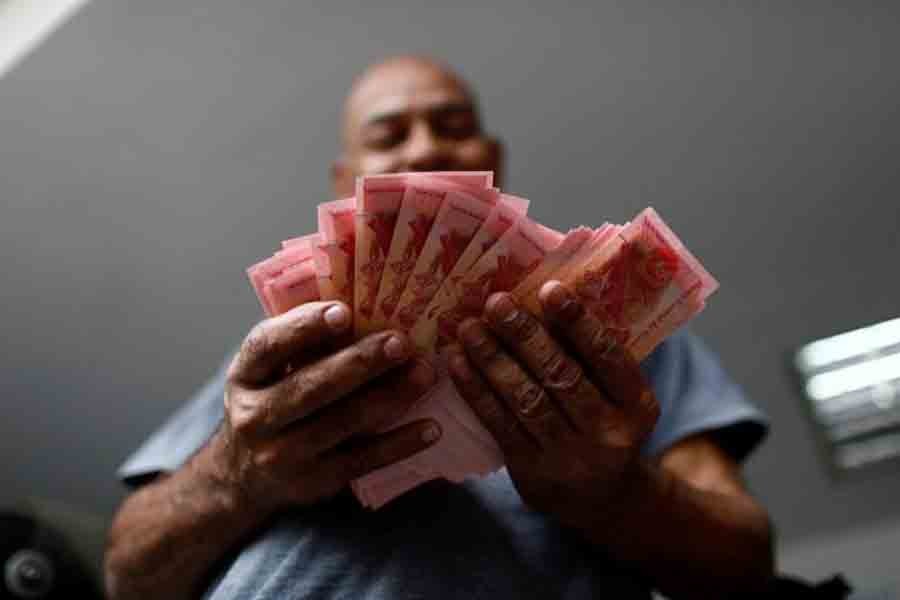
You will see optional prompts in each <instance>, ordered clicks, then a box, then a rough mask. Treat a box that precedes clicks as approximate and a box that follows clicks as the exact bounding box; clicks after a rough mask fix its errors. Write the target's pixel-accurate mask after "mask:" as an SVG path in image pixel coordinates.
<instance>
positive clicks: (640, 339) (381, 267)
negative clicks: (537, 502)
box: [247, 172, 718, 509]
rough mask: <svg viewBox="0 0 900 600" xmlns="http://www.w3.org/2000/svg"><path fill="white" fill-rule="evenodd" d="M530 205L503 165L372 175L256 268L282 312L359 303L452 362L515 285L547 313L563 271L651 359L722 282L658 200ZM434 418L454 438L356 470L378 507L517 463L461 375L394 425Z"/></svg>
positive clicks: (269, 300) (621, 337) (360, 319)
mask: <svg viewBox="0 0 900 600" xmlns="http://www.w3.org/2000/svg"><path fill="white" fill-rule="evenodd" d="M527 210H528V201H527V200H525V199H524V198H520V197H517V196H512V195H509V194H506V193H503V192H502V191H500V190H499V189H498V188H496V187H494V186H493V174H492V173H490V172H435V173H399V174H387V175H373V176H365V177H360V178H359V179H358V180H357V183H356V195H355V196H354V197H352V198H346V199H343V200H336V201H334V202H326V203H324V204H320V205H319V207H318V222H319V231H318V232H317V233H314V234H311V235H306V236H302V237H298V238H294V239H290V240H285V241H284V242H282V244H281V246H282V247H281V249H279V250H278V251H277V252H276V253H275V254H274V255H273V256H271V257H270V258H267V259H265V260H263V261H261V262H259V263H257V264H255V265H253V266H252V267H250V268H249V269H248V270H247V273H248V275H249V278H250V281H251V283H252V285H253V288H254V289H255V290H256V294H257V296H258V297H259V301H260V303H261V304H262V306H263V308H264V310H265V312H266V313H267V314H268V315H270V316H274V315H277V314H281V313H283V312H285V311H288V310H290V309H291V308H293V307H295V306H298V305H300V304H303V303H305V302H311V301H315V300H341V301H343V302H345V303H347V305H348V306H350V307H352V308H353V327H354V335H355V336H356V337H357V338H359V337H362V336H365V335H367V334H369V333H371V332H374V331H378V330H382V329H389V328H392V329H399V330H402V331H405V332H407V333H408V334H409V337H410V339H411V340H412V342H413V344H414V345H415V346H416V348H417V350H418V352H419V353H420V354H422V355H425V356H429V357H432V358H433V360H434V364H436V365H438V367H439V368H438V370H439V372H440V371H441V369H440V362H441V361H440V357H441V352H440V350H441V348H442V346H444V345H446V344H447V343H449V342H451V341H453V339H454V337H455V333H456V329H457V327H458V325H459V324H460V323H461V322H462V321H463V320H464V319H466V318H468V317H470V316H479V315H480V314H481V312H482V310H483V307H484V303H485V301H486V300H487V298H488V297H489V296H490V295H491V294H493V293H494V292H500V291H508V292H511V293H512V294H513V295H514V296H515V297H516V298H517V299H518V300H519V301H520V302H521V303H522V304H523V305H524V306H525V307H527V308H528V309H529V310H531V311H532V312H533V313H534V314H536V315H540V312H541V311H540V304H539V302H538V299H537V297H538V290H539V289H540V288H541V286H542V285H543V284H544V283H545V282H546V281H548V280H551V279H556V280H559V281H561V282H562V283H563V284H564V285H565V286H566V287H567V288H568V289H569V290H571V291H572V292H574V293H575V294H577V295H578V296H579V297H580V298H581V300H582V301H583V302H584V303H585V305H586V306H587V307H589V308H590V310H592V311H593V312H594V313H595V314H597V315H598V316H599V317H601V319H602V321H603V322H604V323H605V324H606V326H607V328H608V330H609V332H610V333H611V334H613V335H614V336H615V339H616V340H617V341H618V342H619V343H620V344H622V346H623V347H624V348H626V349H627V350H628V351H629V352H630V354H631V355H632V356H633V357H634V358H635V359H636V360H640V359H642V358H644V357H645V356H647V355H648V354H649V353H650V352H651V351H652V350H653V349H654V348H655V347H656V346H657V345H658V344H659V343H660V342H661V341H662V340H663V339H665V338H666V337H667V336H668V335H670V334H671V333H672V332H673V331H675V330H676V329H677V328H678V327H679V326H681V325H682V324H683V323H685V321H687V320H688V319H690V318H691V317H693V316H694V315H696V314H697V313H698V312H700V311H701V310H702V309H703V307H704V306H705V302H706V298H707V297H708V296H709V295H710V294H711V293H713V292H714V291H715V290H716V288H717V287H718V283H717V282H716V280H715V279H713V277H712V276H711V275H710V274H709V273H708V272H707V271H706V269H704V268H703V266H702V265H701V264H700V263H699V262H698V261H697V259H696V258H694V256H693V255H692V254H691V253H690V252H689V251H688V250H687V249H686V248H685V246H684V245H683V244H682V243H681V241H680V240H679V239H678V238H677V237H676V236H675V234H674V233H673V232H672V231H671V230H670V229H669V227H668V226H667V225H666V224H665V223H664V222H663V221H662V219H660V217H659V215H657V213H656V212H655V211H654V210H653V209H652V208H647V209H645V210H644V211H642V212H641V213H640V214H638V215H637V216H636V217H635V218H634V220H633V221H631V222H629V223H626V224H625V225H614V224H610V223H604V224H603V225H601V226H600V227H597V228H596V229H592V228H590V227H578V228H575V229H572V230H571V231H568V232H566V233H561V232H559V231H555V230H553V229H550V228H548V227H545V226H543V225H540V224H539V223H536V222H534V221H533V220H531V219H529V218H528V217H527V216H526V213H527ZM422 418H431V419H435V420H437V421H438V422H439V423H440V425H441V429H442V436H441V439H440V440H439V441H438V442H437V443H436V444H435V445H433V446H432V447H430V448H429V449H427V450H425V451H424V452H421V453H419V454H417V455H415V456H413V457H411V458H409V459H407V460H404V461H402V462H399V463H395V464H393V465H391V466H389V467H386V468H383V469H380V470H378V471H375V472H373V473H370V474H369V475H367V476H365V477H362V478H360V479H358V480H356V481H354V482H353V483H352V488H353V491H354V493H355V494H356V496H357V498H359V500H360V501H361V502H362V503H363V504H364V505H365V506H367V507H370V508H373V509H374V508H378V507H380V506H382V505H384V504H385V503H386V502H389V501H390V500H391V499H393V498H395V497H397V496H399V495H400V494H403V493H405V492H407V491H409V490H411V489H413V488H415V487H416V486H418V485H420V484H421V483H424V482H426V481H429V480H431V479H434V478H445V479H447V480H450V481H453V482H461V481H463V480H464V479H465V478H466V477H470V476H483V475H486V474H488V473H491V472H493V471H495V470H497V469H499V468H501V467H502V466H503V455H502V453H501V451H500V449H499V447H498V446H497V444H496V442H495V441H494V439H493V438H492V437H491V435H490V433H488V431H487V430H486V429H485V428H484V427H483V426H482V425H481V423H480V421H479V420H478V418H477V417H476V416H475V414H474V413H473V412H472V410H471V409H470V408H469V406H468V405H467V404H466V402H465V401H464V400H462V399H461V398H460V397H459V395H458V394H457V393H456V390H455V388H454V386H453V383H452V381H451V380H450V379H449V378H448V377H446V376H442V377H441V378H440V379H439V383H438V384H437V385H436V386H435V388H434V389H433V390H432V391H431V392H430V393H429V394H427V395H426V396H425V397H424V398H423V399H422V400H421V401H419V403H418V404H417V405H416V406H415V407H414V408H413V409H412V410H411V411H410V412H409V413H407V414H406V415H405V416H404V417H403V418H402V419H401V420H400V421H398V422H396V423H393V424H391V425H390V426H389V427H388V429H389V428H393V427H395V426H397V425H400V424H402V423H406V422H410V421H414V420H417V419H422Z"/></svg>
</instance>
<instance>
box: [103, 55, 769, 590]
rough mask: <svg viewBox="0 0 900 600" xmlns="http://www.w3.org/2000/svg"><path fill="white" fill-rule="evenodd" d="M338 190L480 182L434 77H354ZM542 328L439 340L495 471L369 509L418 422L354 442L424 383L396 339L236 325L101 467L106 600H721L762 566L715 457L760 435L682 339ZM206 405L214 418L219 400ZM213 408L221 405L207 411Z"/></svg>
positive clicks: (481, 156) (556, 291)
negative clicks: (109, 468) (660, 597)
mask: <svg viewBox="0 0 900 600" xmlns="http://www.w3.org/2000/svg"><path fill="white" fill-rule="evenodd" d="M343 145H344V153H343V155H342V156H341V157H340V158H339V159H338V160H337V162H336V163H335V165H334V168H333V173H332V174H333V180H334V187H335V192H336V195H337V196H345V195H348V194H350V193H351V191H352V189H353V180H354V178H355V176H356V175H358V174H361V173H378V172H389V171H414V170H428V171H434V170H468V169H475V170H493V171H495V172H497V173H498V175H499V172H500V167H501V159H502V151H501V147H500V145H499V143H498V142H497V141H496V140H493V139H491V138H489V137H487V136H486V135H485V134H484V133H483V132H482V129H481V126H480V124H479V120H478V114H477V110H476V107H475V104H474V99H473V97H472V95H471V93H470V92H469V90H468V89H467V87H466V86H465V85H464V84H463V83H462V82H461V81H460V80H459V78H457V77H456V76H455V75H454V74H453V73H452V72H450V71H449V70H447V69H446V68H445V67H443V66H441V65H439V64H436V63H434V62H431V61H428V60H425V59H421V58H414V57H401V58H395V59H391V60H388V61H386V62H383V63H381V64H378V65H376V66H374V67H372V68H370V69H369V70H368V71H367V72H366V73H365V74H364V75H363V76H362V77H361V78H360V79H359V80H358V81H357V83H356V85H355V86H354V89H353V90H352V92H351V94H350V96H349V98H348V100H347V104H346V111H345V117H344V130H343ZM541 300H542V303H543V307H544V316H545V319H546V321H545V322H546V324H545V323H544V322H541V321H538V320H537V319H536V318H535V317H534V316H533V315H529V314H528V313H526V312H524V311H522V310H521V309H519V308H518V307H517V306H515V303H514V302H513V301H512V300H511V299H510V298H509V296H508V295H503V294H501V295H496V296H494V297H492V298H491V299H489V301H488V303H487V305H486V308H485V314H484V318H483V319H481V320H469V321H467V322H465V323H463V324H462V326H461V327H460V332H459V333H460V341H461V342H460V343H461V345H460V346H458V347H455V348H454V349H453V352H452V353H451V360H450V366H451V372H452V376H453V377H454V379H455V380H456V383H457V385H458V387H459V389H460V391H461V394H462V395H463V397H464V398H465V399H466V400H467V401H468V402H469V403H470V404H471V406H472V408H473V409H474V410H475V412H476V413H477V414H478V415H479V416H480V418H481V419H482V420H483V421H484V423H485V425H486V426H487V427H488V428H489V429H490V430H491V431H492V433H493V434H494V436H495V437H496V438H497V440H498V442H499V443H500V445H501V446H502V448H503V450H504V454H505V456H506V459H507V464H508V470H502V471H501V472H499V473H497V474H494V475H492V476H489V477H487V478H484V479H479V480H470V481H467V482H466V483H464V484H462V485H451V484H449V483H447V482H442V481H435V482H431V483H428V484H425V485H423V486H421V487H420V488H418V489H416V490H414V491H412V492H411V493H409V494H406V495H404V496H402V497H401V498H399V499H397V500H395V501H394V502H392V503H390V504H389V505H387V506H386V507H384V508H383V509H381V510H379V511H376V512H370V511H367V510H364V509H362V508H361V507H360V506H359V505H358V503H356V502H355V500H354V499H353V498H352V497H351V496H349V495H348V494H347V491H346V485H347V482H348V481H350V480H351V479H353V478H356V477H359V476H360V475H363V474H364V473H367V472H369V471H372V470H374V469H376V468H379V467H381V466H383V465H386V464H389V463H392V462H394V461H397V460H400V459H402V458H404V457H406V456H409V455H411V454H414V453H415V452H418V451H420V450H422V449H423V448H425V447H427V446H428V445H429V444H430V443H433V441H434V440H436V439H437V438H438V437H439V436H440V429H439V427H438V426H437V424H436V423H430V422H417V423H410V424H408V425H405V426H403V427H400V428H398V429H395V430H393V431H389V432H386V433H381V434H377V435H376V434H375V433H374V432H375V431H378V430H379V429H380V426H379V424H381V423H385V422H390V421H391V420H393V419H395V418H396V417H397V416H398V415H400V414H402V413H403V412H404V411H405V410H406V409H407V408H408V407H409V406H410V405H411V404H412V402H414V401H415V399H416V398H418V397H419V396H420V395H421V394H422V393H424V391H425V390H426V389H428V387H429V386H430V385H431V383H432V382H433V379H434V373H433V371H432V369H431V367H430V366H429V365H428V364H427V363H425V362H423V361H421V360H418V359H415V358H412V357H410V343H409V341H408V340H407V339H405V338H404V336H403V335H402V334H400V333H398V332H381V333H377V334H374V335H371V336H368V337H367V338H365V339H363V340H362V341H359V342H357V343H355V344H350V343H349V342H348V338H347V336H346V333H347V331H348V328H349V327H350V312H349V311H348V309H347V307H345V306H343V305H341V304H339V303H335V302H317V303H310V304H307V305H304V306H301V307H298V308H296V309H294V310H292V311H290V312H288V313H286V314H284V315H281V316H279V317H275V318H272V319H268V320H266V321H263V322H262V323H261V324H259V325H257V326H256V327H255V328H254V329H253V330H252V331H251V332H250V334H249V335H248V336H247V338H246V339H245V340H244V343H243V344H242V346H241V348H240V350H239V352H238V353H237V355H236V356H235V358H234V359H233V360H232V361H230V364H229V366H228V367H227V368H226V369H223V371H222V372H220V373H219V374H218V375H217V376H216V377H215V378H214V379H213V380H212V381H211V382H210V383H209V384H208V386H207V387H206V388H205V389H204V390H202V391H201V392H200V393H199V394H198V395H197V396H196V397H195V399H194V400H193V401H192V402H191V403H189V404H188V405H187V406H186V407H185V408H183V409H182V410H181V411H180V412H179V413H177V414H176V415H175V416H174V417H173V418H172V420H171V421H170V422H169V423H168V424H167V425H165V426H164V427H163V428H162V429H161V430H160V431H159V432H157V433H156V434H155V435H154V436H153V437H152V438H151V439H150V440H148V442H147V443H146V444H145V445H144V446H143V447H142V448H141V449H140V450H139V451H138V452H137V453H136V454H135V455H134V456H133V457H132V458H131V459H130V460H129V461H128V462H127V463H126V464H125V465H124V466H123V468H122V471H121V476H122V477H123V478H124V479H125V480H126V481H128V482H129V483H133V484H143V485H141V487H139V488H138V489H137V491H135V492H134V493H133V494H132V495H131V496H130V497H129V498H127V499H126V500H125V502H124V503H123V505H122V507H121V508H120V510H119V513H118V515H117V517H116V519H115V522H114V524H113V527H112V531H111V534H110V540H109V548H108V552H107V560H106V570H107V585H108V588H109V593H110V596H111V597H113V598H132V597H133V598H139V597H154V598H182V597H191V596H196V595H199V594H200V593H201V592H203V591H204V590H206V593H207V595H208V597H210V598H283V597H284V598H287V597H290V598H300V597H302V598H307V597H308V598H348V599H349V598H354V599H355V598H459V597H471V598H492V599H494V598H498V599H499V598H516V599H520V598H571V599H576V598H593V597H600V596H602V595H604V594H606V595H607V596H608V597H611V598H645V597H648V595H649V589H650V588H651V587H656V588H658V589H660V590H662V591H663V592H665V593H666V594H667V595H669V596H671V597H677V598H680V597H684V598H694V597H711V598H712V597H734V596H737V595H741V594H743V593H745V592H752V591H754V590H758V589H761V587H762V586H763V585H764V584H765V582H766V581H767V579H768V578H769V577H770V575H771V571H772V553H771V537H770V528H769V522H768V518H767V515H766V512H765V511H764V509H763V508H762V507H761V506H760V505H759V504H757V503H756V502H755V501H754V500H753V499H752V498H751V497H750V495H749V494H748V493H747V491H746V490H745V488H744V486H743V484H742V482H741V480H740V476H739V467H738V461H739V460H740V459H742V458H743V457H744V456H745V455H746V453H748V452H749V451H750V450H751V449H752V448H753V447H754V446H755V445H756V444H757V443H758V441H759V440H760V439H761V437H762V435H763V433H764V428H765V426H764V424H763V422H762V420H761V417H760V415H759V414H758V412H757V411H756V410H755V409H753V408H752V407H751V406H749V405H748V404H747V403H746V401H745V400H744V399H743V397H742V395H741V393H740V392H739V390H738V389H737V388H736V386H735V385H734V384H733V383H731V382H730V381H729V380H728V379H727V377H726V376H725V375H724V373H723V372H722V371H721V369H720V367H719V366H718V364H717V363H716V361H715V360H714V359H713V358H712V356H711V355H710V354H709V352H708V351H707V350H705V349H704V347H703V346H702V345H701V344H700V343H699V342H698V340H696V339H695V338H693V337H691V336H689V335H688V334H684V333H680V334H677V335H675V336H673V338H672V339H670V340H668V341H666V342H665V343H663V344H662V345H661V346H660V348H659V349H658V350H657V351H656V352H655V353H654V354H653V355H651V357H649V358H648V359H647V360H646V361H645V362H644V364H643V365H642V368H643V370H644V373H646V375H647V377H648V378H649V381H650V383H651V384H652V387H650V385H648V383H647V381H646V380H645V379H644V375H643V374H642V373H641V372H640V371H639V370H638V369H637V367H636V365H634V364H633V363H632V362H631V361H630V360H629V358H628V357H627V356H625V355H624V354H623V353H622V351H621V349H620V348H617V347H616V346H615V344H612V343H610V341H609V340H607V339H606V338H604V337H603V335H602V327H601V326H600V325H599V324H598V323H597V322H596V321H595V319H594V318H593V317H592V316H591V315H590V314H589V313H587V312H585V311H584V310H583V309H582V307H580V306H579V304H578V302H577V301H576V299H575V298H573V297H571V296H570V295H569V294H567V292H566V291H565V290H564V289H563V288H562V287H561V286H560V285H559V284H558V283H553V282H550V283H548V284H547V285H546V286H545V287H544V289H542V291H541ZM223 399H224V402H223ZM223 409H224V410H223Z"/></svg>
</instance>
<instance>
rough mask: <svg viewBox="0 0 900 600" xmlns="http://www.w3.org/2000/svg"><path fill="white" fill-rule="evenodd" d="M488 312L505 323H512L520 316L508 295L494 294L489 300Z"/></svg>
mask: <svg viewBox="0 0 900 600" xmlns="http://www.w3.org/2000/svg"><path fill="white" fill-rule="evenodd" d="M487 309H488V312H489V313H490V314H491V315H493V316H494V317H495V318H496V319H499V320H501V321H503V322H504V323H511V322H512V321H515V320H516V317H518V316H519V310H518V309H517V308H516V304H515V302H513V301H512V299H511V298H510V297H509V296H508V295H507V294H494V295H493V296H491V297H490V298H489V299H488V303H487Z"/></svg>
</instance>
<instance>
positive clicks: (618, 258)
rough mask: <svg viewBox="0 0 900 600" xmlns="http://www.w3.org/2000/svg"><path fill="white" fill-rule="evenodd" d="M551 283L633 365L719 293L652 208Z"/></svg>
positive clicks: (695, 260)
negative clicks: (577, 303)
mask: <svg viewBox="0 0 900 600" xmlns="http://www.w3.org/2000/svg"><path fill="white" fill-rule="evenodd" d="M553 278H554V279H559V280H560V281H562V283H563V284H564V285H566V286H567V287H569V288H570V289H571V290H573V291H574V292H575V293H576V294H578V296H579V297H580V299H581V300H582V301H583V302H584V303H585V305H586V306H587V307H588V308H589V309H590V310H591V311H592V312H593V313H595V314H596V315H598V316H599V317H600V318H601V319H602V320H603V322H604V323H605V324H606V327H607V329H608V331H609V333H610V335H611V336H612V337H613V338H614V339H615V340H616V341H617V342H618V343H620V344H622V345H623V346H625V347H626V348H628V349H629V351H630V352H631V354H632V356H633V357H634V358H636V359H637V360H641V359H643V358H644V357H645V356H646V355H647V354H649V352H650V351H652V350H653V348H655V347H656V345H658V343H659V342H660V341H662V340H663V339H664V338H665V337H666V336H667V335H669V334H670V333H672V331H674V329H672V327H673V325H674V326H676V327H677V325H680V324H681V323H683V322H684V321H685V320H686V319H687V318H690V316H692V315H693V314H696V312H697V311H699V310H700V309H702V307H703V304H704V302H705V300H706V298H707V297H708V296H709V295H710V294H711V293H713V292H714V291H715V290H716V288H717V287H718V283H717V282H716V280H715V279H713V278H712V276H711V275H710V274H709V273H708V272H707V271H706V269H704V268H703V267H702V265H700V263H699V262H698V261H697V259H696V258H694V256H693V255H692V254H691V253H690V252H689V251H688V250H687V248H685V247H684V245H683V244H682V243H681V241H680V240H678V238H677V237H676V236H675V234H674V233H673V232H672V231H671V229H669V228H668V226H666V225H665V224H664V223H663V222H662V220H661V219H660V218H659V216H658V215H657V214H656V212H655V211H654V210H653V209H652V208H648V209H646V210H644V211H643V212H642V213H641V214H640V215H638V217H637V218H636V219H635V220H634V221H632V222H631V223H629V224H628V225H627V226H625V227H624V228H622V230H621V231H620V232H618V233H617V234H616V235H614V236H612V237H611V238H609V239H608V240H607V241H606V242H605V243H603V244H601V245H600V246H599V247H598V248H597V249H596V250H595V251H594V252H593V253H592V254H591V256H589V257H588V258H587V259H586V260H584V261H582V262H581V263H574V264H569V265H566V266H565V267H564V268H563V269H561V270H560V272H558V273H556V274H554V276H553Z"/></svg>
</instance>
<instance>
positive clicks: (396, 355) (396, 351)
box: [384, 335, 406, 360]
mask: <svg viewBox="0 0 900 600" xmlns="http://www.w3.org/2000/svg"><path fill="white" fill-rule="evenodd" d="M384 353H385V354H386V355H387V357H388V358H390V359H391V360H400V359H401V358H405V357H406V343H405V342H404V341H403V340H402V339H400V338H399V337H398V336H396V335H392V336H391V337H389V338H388V339H387V341H386V342H385V343H384Z"/></svg>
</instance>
